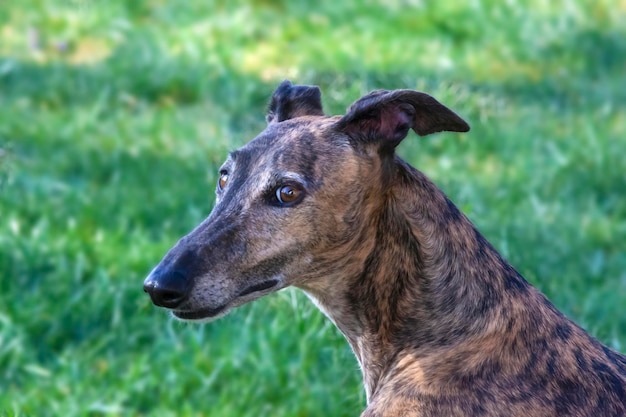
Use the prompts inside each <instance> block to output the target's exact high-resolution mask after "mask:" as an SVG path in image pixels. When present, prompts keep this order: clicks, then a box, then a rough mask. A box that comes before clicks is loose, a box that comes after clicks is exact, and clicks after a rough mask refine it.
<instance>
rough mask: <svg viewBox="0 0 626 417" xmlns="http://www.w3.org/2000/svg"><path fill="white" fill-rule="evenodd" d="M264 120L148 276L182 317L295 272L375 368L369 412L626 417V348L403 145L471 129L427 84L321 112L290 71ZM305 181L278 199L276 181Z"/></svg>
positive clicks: (256, 292) (217, 311)
mask: <svg viewBox="0 0 626 417" xmlns="http://www.w3.org/2000/svg"><path fill="white" fill-rule="evenodd" d="M267 120H268V126H267V128H266V129H265V130H264V131H263V132H262V133H261V134H260V135H259V136H258V137H257V138H256V139H254V140H253V141H252V142H250V143H249V144H248V145H246V146H244V147H243V148H241V149H239V150H237V151H234V152H232V153H231V154H230V156H229V157H228V159H227V161H226V162H225V164H224V166H223V167H222V169H221V171H222V172H223V173H227V174H228V181H227V182H226V185H225V187H224V189H223V190H219V189H218V192H217V202H216V205H215V208H214V210H213V212H212V213H211V214H210V216H209V217H208V218H207V219H206V220H205V221H204V222H203V223H202V224H200V225H199V226H198V227H197V228H196V229H195V230H193V231H192V232H191V233H190V234H189V235H187V236H186V237H184V238H183V239H181V240H180V241H179V242H178V244H177V245H176V246H175V247H174V248H173V249H171V250H170V252H169V253H168V254H167V255H166V256H165V258H164V259H163V261H162V262H161V263H160V264H159V265H158V266H157V267H156V268H155V269H154V271H153V272H152V273H151V275H150V276H149V277H148V278H147V279H146V282H145V284H144V288H145V289H146V291H147V292H149V293H150V295H151V297H152V299H153V301H154V302H155V303H156V304H158V305H161V306H164V307H168V308H170V309H172V311H173V313H174V315H175V316H178V317H179V318H182V319H205V320H208V319H212V318H215V317H218V316H220V315H223V314H225V313H226V312H227V311H228V310H229V309H230V308H233V307H236V306H238V305H241V304H243V303H246V302H249V301H252V300H254V299H256V298H259V297H261V296H262V295H265V294H267V293H270V292H274V291H277V290H279V289H280V288H284V287H287V286H290V285H293V286H295V287H299V288H301V289H303V290H304V291H305V292H306V293H307V294H308V295H309V297H310V298H311V299H312V300H313V301H314V302H315V303H316V304H317V305H318V306H319V308H320V309H321V310H322V311H323V312H324V313H325V314H326V315H327V316H328V317H329V318H330V319H331V320H332V321H333V322H334V323H335V324H336V325H337V327H338V328H339V329H340V330H341V331H342V332H343V334H344V335H345V337H346V339H347V340H348V342H349V343H350V345H351V347H352V349H353V351H354V353H355V355H356V357H357V359H358V361H359V364H360V365H361V369H362V372H363V378H364V384H365V390H366V393H367V400H368V406H367V409H366V410H365V411H364V412H363V414H362V416H367V417H382V416H385V417H396V416H422V417H426V416H481V417H484V416H507V417H509V416H522V417H540V416H541V417H549V416H550V417H552V416H580V417H582V416H616V417H617V416H620V417H623V416H626V357H625V356H623V355H621V354H619V353H617V352H615V351H613V350H611V349H609V348H607V347H606V346H604V345H602V344H601V343H599V342H598V341H597V340H595V339H594V338H592V337H591V336H589V335H588V334H587V333H586V332H585V331H584V330H583V329H581V328H580V327H578V326H577V325H576V324H574V323H573V322H571V321H570V320H568V319H567V318H566V317H564V316H563V315H562V314H561V313H560V312H559V311H557V310H556V308H554V306H553V305H552V304H551V303H550V302H549V301H548V300H547V299H546V298H545V297H544V296H543V295H542V294H541V293H539V291H537V290H536V289H535V288H534V287H532V286H531V285H530V284H528V282H526V281H525V280H524V278H522V277H521V276H520V275H519V274H518V273H517V272H516V271H515V269H513V268H512V267H511V266H510V265H509V264H508V263H507V262H506V261H505V260H504V259H502V257H501V256H500V255H499V254H498V252H496V250H495V249H494V248H493V247H492V246H491V245H490V244H489V242H487V241H486V240H485V238H484V237H483V236H482V235H481V234H480V233H479V232H478V231H477V230H476V229H475V228H474V226H473V225H472V223H471V222H470V221H469V220H468V219H467V217H465V216H464V215H463V214H462V213H461V212H460V211H459V210H458V209H457V208H456V207H455V205H454V204H452V202H450V200H449V199H448V198H447V197H446V196H445V195H444V194H443V193H442V192H441V191H440V190H439V189H438V188H437V187H436V186H435V185H434V184H433V183H432V182H431V181H430V180H429V179H428V178H426V176H425V175H424V174H422V173H421V172H420V171H418V170H416V169H414V168H412V167H411V166H409V165H408V164H407V163H405V162H404V161H402V160H401V159H400V158H398V157H397V156H396V155H395V153H394V149H395V146H396V145H398V143H399V142H400V141H401V140H402V139H403V138H404V137H405V136H406V135H407V132H408V130H409V128H412V129H414V130H415V131H416V132H417V133H419V134H421V135H427V134H430V133H434V132H437V131H442V130H451V131H467V130H469V126H467V124H466V123H465V122H464V121H463V120H462V119H461V118H459V117H458V116H457V115H456V114H454V113H453V112H452V111H450V110H449V109H447V108H446V107H444V106H443V105H441V104H440V103H438V102H437V101H436V100H435V99H433V98H432V97H430V96H427V95H425V94H423V93H418V92H414V91H409V90H397V91H391V92H389V91H382V90H381V91H375V92H373V93H371V94H369V95H367V96H365V97H363V98H361V99H360V100H358V101H357V102H356V103H354V104H353V105H352V106H351V107H350V108H349V109H348V112H347V114H346V115H345V116H335V117H325V116H323V112H322V106H321V101H320V94H319V89H318V88H317V87H308V86H293V85H291V83H289V82H287V81H286V82H284V83H283V84H281V85H280V86H279V87H278V89H277V90H276V93H275V94H274V97H273V100H272V102H271V104H270V111H269V114H268V118H267ZM284 184H290V185H295V186H297V187H300V188H301V189H302V196H303V198H302V199H301V201H299V202H297V203H296V204H294V205H292V206H289V207H284V206H281V205H280V204H279V202H278V201H277V199H276V189H277V188H279V187H280V186H282V185H284Z"/></svg>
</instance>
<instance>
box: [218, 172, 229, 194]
mask: <svg viewBox="0 0 626 417" xmlns="http://www.w3.org/2000/svg"><path fill="white" fill-rule="evenodd" d="M227 182H228V173H227V172H222V173H221V174H220V179H219V181H218V182H217V186H218V187H219V189H220V190H223V189H224V187H226V183H227Z"/></svg>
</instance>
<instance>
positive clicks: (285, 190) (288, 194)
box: [276, 185, 302, 206]
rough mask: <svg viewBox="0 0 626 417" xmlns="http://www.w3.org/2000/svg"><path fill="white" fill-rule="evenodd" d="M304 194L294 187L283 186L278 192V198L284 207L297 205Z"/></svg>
mask: <svg viewBox="0 0 626 417" xmlns="http://www.w3.org/2000/svg"><path fill="white" fill-rule="evenodd" d="M300 194H302V190H300V189H299V188H296V187H295V186H293V185H283V186H282V187H279V188H278V189H277V190H276V198H277V199H278V202H279V203H280V204H282V205H285V206H287V205H289V204H292V203H295V202H296V201H297V200H298V198H299V197H300Z"/></svg>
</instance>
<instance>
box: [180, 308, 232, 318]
mask: <svg viewBox="0 0 626 417" xmlns="http://www.w3.org/2000/svg"><path fill="white" fill-rule="evenodd" d="M224 310H226V305H223V306H219V307H207V308H201V309H199V310H172V314H174V315H175V316H176V317H177V318H179V319H181V320H202V319H208V318H212V317H216V316H218V315H219V314H220V313H223V312H224Z"/></svg>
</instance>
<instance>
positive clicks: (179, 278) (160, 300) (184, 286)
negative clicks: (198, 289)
mask: <svg viewBox="0 0 626 417" xmlns="http://www.w3.org/2000/svg"><path fill="white" fill-rule="evenodd" d="M190 289H191V280H190V279H188V278H187V277H185V275H183V274H182V273H181V272H179V271H168V270H165V271H162V272H161V271H153V272H152V273H151V274H150V276H148V278H146V280H145V281H144V282H143V290H144V291H145V292H147V293H148V294H149V295H150V298H151V299H152V302H153V303H154V304H156V305H158V306H159V307H165V308H176V307H178V306H179V305H181V304H182V303H183V301H185V299H186V298H187V295H188V294H189V291H190Z"/></svg>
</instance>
